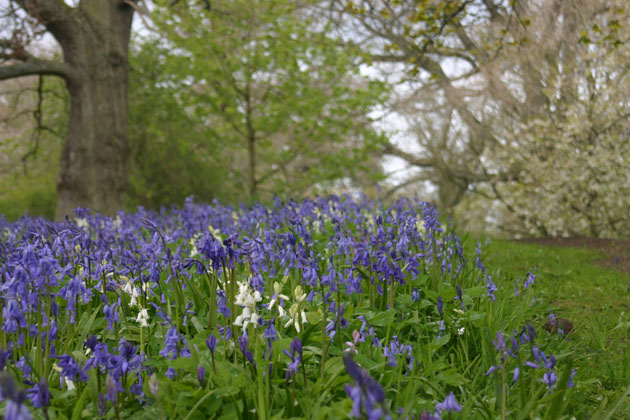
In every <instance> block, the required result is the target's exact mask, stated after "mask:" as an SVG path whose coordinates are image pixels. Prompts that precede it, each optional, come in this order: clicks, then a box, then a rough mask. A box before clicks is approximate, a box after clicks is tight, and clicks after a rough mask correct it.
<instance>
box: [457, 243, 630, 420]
mask: <svg viewBox="0 0 630 420" xmlns="http://www.w3.org/2000/svg"><path fill="white" fill-rule="evenodd" d="M471 242H473V241H471ZM469 245H470V243H469ZM602 258H603V254H600V253H599V252H596V251H592V250H589V249H584V248H583V249H576V248H560V247H548V246H540V245H533V244H524V243H517V242H511V241H506V240H499V239H497V240H492V241H490V244H489V246H488V247H487V248H485V249H484V252H483V261H484V263H485V264H486V267H487V269H488V271H489V272H491V273H492V272H498V273H499V278H497V279H495V282H496V283H497V285H499V284H501V285H502V286H503V287H513V286H512V285H513V282H514V280H515V279H517V278H518V277H519V276H520V277H523V276H524V275H525V274H526V273H527V271H532V272H534V273H535V274H536V284H535V288H536V290H537V293H536V295H537V296H538V298H540V299H542V303H543V306H544V307H548V308H549V310H550V311H552V312H553V313H554V314H555V315H556V316H560V317H563V318H566V319H568V320H570V321H571V322H572V323H573V324H574V326H575V331H574V332H573V333H572V334H571V335H570V336H569V337H568V338H567V339H568V340H574V341H575V343H574V344H575V345H574V346H572V347H574V348H575V349H576V354H575V355H574V356H573V357H574V360H575V367H576V369H577V374H576V392H575V393H574V398H575V399H576V400H575V403H576V405H577V406H578V407H580V408H583V412H581V413H571V414H572V415H574V416H575V418H577V419H582V418H589V417H591V416H592V417H591V418H597V419H599V418H603V415H601V414H599V413H598V412H597V409H598V408H599V407H601V406H602V405H605V406H606V407H607V408H610V407H611V406H612V405H613V404H614V403H615V402H617V400H618V399H619V396H620V395H622V394H623V393H624V391H625V388H626V387H627V386H628V385H629V384H630V348H629V347H628V341H629V340H628V337H629V332H630V311H628V308H630V291H629V288H628V282H629V281H630V275H628V274H624V273H620V272H618V271H616V270H613V269H609V268H603V267H600V266H598V265H597V264H596V261H597V260H598V259H602ZM548 315H549V314H548V313H541V314H539V318H538V319H536V320H534V321H535V325H537V326H541V325H542V324H543V323H544V322H545V321H546V319H547V317H548ZM539 333H540V334H547V332H546V331H544V330H542V329H539ZM557 339H558V340H561V339H562V337H561V336H560V335H559V334H558V335H557ZM612 418H617V419H630V401H629V399H628V398H623V399H622V400H621V401H620V406H619V409H618V410H617V411H616V413H615V414H614V416H613V417H612Z"/></svg>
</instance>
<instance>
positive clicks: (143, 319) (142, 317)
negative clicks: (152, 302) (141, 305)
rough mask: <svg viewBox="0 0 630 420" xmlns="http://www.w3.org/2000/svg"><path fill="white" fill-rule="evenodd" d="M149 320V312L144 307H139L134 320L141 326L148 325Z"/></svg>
mask: <svg viewBox="0 0 630 420" xmlns="http://www.w3.org/2000/svg"><path fill="white" fill-rule="evenodd" d="M148 320H149V312H148V311H147V310H146V309H140V312H138V316H137V317H136V322H137V323H139V324H140V326H141V327H148V326H149V324H148V322H147V321H148Z"/></svg>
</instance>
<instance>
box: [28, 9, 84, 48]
mask: <svg viewBox="0 0 630 420" xmlns="http://www.w3.org/2000/svg"><path fill="white" fill-rule="evenodd" d="M16 1H17V3H18V4H19V5H20V6H21V7H22V9H23V10H24V11H25V12H26V13H28V14H29V15H30V16H32V17H34V18H35V19H37V21H38V22H39V23H40V24H42V25H44V26H45V27H46V29H47V30H48V31H49V32H50V33H51V34H52V35H53V36H54V37H55V38H56V39H57V41H59V42H60V43H61V42H62V40H64V39H68V38H69V37H70V34H69V33H70V32H71V31H72V25H69V22H68V21H69V20H71V19H72V15H73V10H74V8H73V7H70V6H68V5H67V4H65V3H64V2H63V0H16Z"/></svg>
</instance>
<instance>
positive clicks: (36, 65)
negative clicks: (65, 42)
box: [0, 58, 72, 80]
mask: <svg viewBox="0 0 630 420" xmlns="http://www.w3.org/2000/svg"><path fill="white" fill-rule="evenodd" d="M71 72H72V71H71V69H70V67H69V66H68V65H67V64H65V63H59V62H56V61H49V60H40V59H36V58H32V59H30V60H28V61H24V62H21V63H17V64H13V65H9V66H0V80H6V79H14V78H16V77H23V76H32V75H53V76H59V77H62V78H64V79H65V78H68V77H69V76H70V74H71Z"/></svg>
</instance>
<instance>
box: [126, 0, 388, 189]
mask: <svg viewBox="0 0 630 420" xmlns="http://www.w3.org/2000/svg"><path fill="white" fill-rule="evenodd" d="M304 10H306V9H298V8H297V7H296V4H295V3H294V2H292V1H278V0H273V1H272V0H268V1H262V2H261V1H251V0H240V1H236V2H229V3H223V4H219V5H217V7H213V8H212V9H211V11H208V10H206V9H203V8H199V9H197V8H195V7H194V6H188V7H180V8H177V7H176V8H175V9H173V8H166V7H165V6H164V7H161V6H160V5H157V6H156V8H155V9H154V14H153V21H154V22H155V24H156V25H157V26H158V28H159V33H160V35H161V36H162V38H160V42H159V43H158V42H156V41H155V40H151V39H145V40H139V42H138V48H139V49H141V50H142V51H145V52H151V53H152V54H155V56H154V57H152V58H151V59H150V60H147V61H144V63H140V62H136V66H143V65H147V66H148V67H147V68H145V69H144V70H142V69H139V70H140V71H139V73H140V74H142V73H144V74H146V73H147V72H149V73H150V72H153V71H154V70H153V69H154V68H159V69H160V72H159V75H157V74H156V76H158V77H157V78H152V77H149V80H151V83H152V86H154V85H156V84H157V86H159V87H160V89H163V90H168V91H170V92H171V95H172V97H171V99H170V100H168V99H167V102H170V103H171V104H172V105H171V106H173V107H176V108H178V109H179V110H180V111H179V112H180V114H183V115H182V116H181V117H182V118H174V117H173V116H172V115H170V116H169V117H168V118H169V119H170V118H173V119H174V120H177V121H178V122H177V123H179V121H181V120H182V119H183V120H185V121H186V126H187V127H186V129H187V130H188V131H189V132H188V133H186V135H184V136H183V137H180V134H179V133H180V131H179V130H176V131H173V132H172V133H171V135H170V136H169V135H168V134H165V133H162V135H163V137H164V138H165V140H164V141H165V142H169V143H171V142H178V143H187V144H186V145H182V146H181V147H182V148H183V149H184V150H188V151H191V152H196V153H198V154H200V155H204V156H205V157H206V158H207V159H209V160H210V161H213V160H214V161H215V162H217V163H218V165H219V166H220V168H221V172H222V174H221V178H220V179H221V182H219V183H218V184H219V185H220V186H221V188H220V190H219V191H217V194H215V196H220V197H221V198H225V195H227V196H228V197H229V196H230V195H233V193H234V192H239V193H240V194H239V195H240V198H241V199H243V198H244V196H243V192H244V191H246V192H247V196H246V197H247V198H248V199H249V200H251V199H254V198H258V199H263V200H266V199H269V198H271V197H272V196H273V195H274V194H279V195H282V196H285V195H287V194H289V193H291V194H292V195H293V196H295V195H296V194H297V195H302V194H308V193H309V192H311V191H312V189H313V188H317V187H319V188H321V187H326V186H329V187H331V186H334V185H335V183H336V182H337V181H338V180H343V179H348V178H350V179H352V178H354V179H360V180H361V181H363V182H364V184H365V185H369V183H370V182H371V181H372V182H373V181H374V180H376V179H378V177H379V172H380V169H379V166H378V164H376V163H374V153H375V152H376V151H377V149H378V145H379V144H380V142H382V140H383V138H382V136H381V135H380V134H379V133H378V132H377V131H376V130H375V129H373V128H372V127H371V120H370V118H369V117H368V114H369V112H370V111H371V110H373V109H374V107H375V106H377V105H379V104H381V103H382V102H383V100H384V86H383V85H382V84H380V83H376V82H372V81H368V80H367V79H366V78H363V77H361V76H360V75H359V68H358V61H357V58H358V57H356V56H355V55H354V54H353V53H352V52H351V51H350V50H346V49H343V48H341V47H340V43H339V42H338V40H336V39H334V38H331V37H330V36H329V35H327V31H328V29H329V28H327V27H325V26H324V27H322V26H321V25H324V23H323V22H314V21H312V20H311V18H312V17H310V16H307V15H304V13H306V12H305V11H304ZM139 84H140V85H144V84H145V82H144V81H140V82H139ZM132 97H134V101H137V100H138V99H140V100H142V101H146V100H149V101H150V102H149V103H150V105H151V107H153V106H155V104H156V101H154V100H152V99H150V98H146V97H145V98H142V97H141V98H138V97H137V96H135V95H132ZM160 106H161V105H160ZM164 106H166V104H164ZM141 113H142V114H144V115H146V118H151V122H150V125H153V126H155V129H157V130H160V131H162V130H161V128H160V126H161V125H162V124H163V120H162V119H161V118H153V116H150V115H148V114H146V113H145V112H144V111H142V112H141ZM136 114H137V113H136ZM167 121H168V119H167ZM193 133H194V134H193ZM193 139H194V140H193ZM152 141H157V139H152ZM146 143H147V142H145V144H146ZM191 143H192V144H194V146H193V145H192V144H191ZM180 150H181V149H180ZM203 163H205V164H207V162H205V161H204V162H203ZM204 198H205V197H204Z"/></svg>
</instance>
